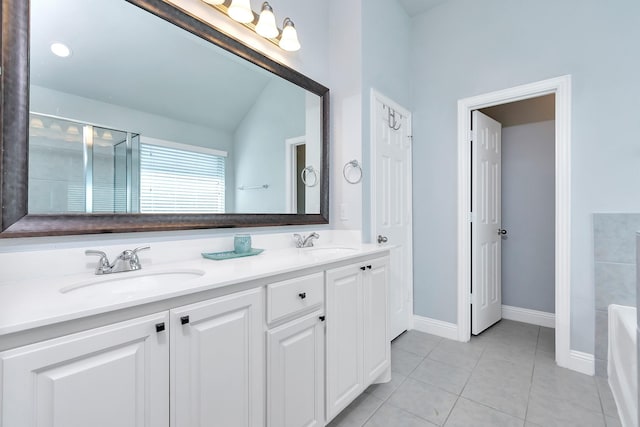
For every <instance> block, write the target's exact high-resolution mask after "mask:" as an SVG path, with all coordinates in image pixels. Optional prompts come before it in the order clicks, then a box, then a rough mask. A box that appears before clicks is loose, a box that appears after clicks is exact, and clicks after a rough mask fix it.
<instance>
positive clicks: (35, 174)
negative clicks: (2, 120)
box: [29, 113, 140, 214]
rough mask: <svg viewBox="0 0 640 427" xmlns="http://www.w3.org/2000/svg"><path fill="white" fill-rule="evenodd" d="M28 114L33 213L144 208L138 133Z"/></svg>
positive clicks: (97, 211)
mask: <svg viewBox="0 0 640 427" xmlns="http://www.w3.org/2000/svg"><path fill="white" fill-rule="evenodd" d="M29 119H30V123H29V124H30V126H29V214H73V213H136V212H139V210H140V208H139V206H140V202H139V188H140V168H139V162H138V159H137V158H136V157H137V156H139V152H140V135H139V134H136V133H132V132H125V131H121V130H116V129H109V128H106V127H100V126H95V125H91V124H86V123H79V122H76V121H72V120H68V119H61V118H57V117H52V116H47V115H42V114H36V113H31V114H30V116H29Z"/></svg>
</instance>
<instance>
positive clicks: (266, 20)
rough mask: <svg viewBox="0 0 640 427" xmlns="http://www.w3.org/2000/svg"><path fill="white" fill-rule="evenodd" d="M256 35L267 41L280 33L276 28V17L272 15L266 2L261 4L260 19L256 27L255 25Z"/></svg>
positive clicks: (271, 10)
mask: <svg viewBox="0 0 640 427" xmlns="http://www.w3.org/2000/svg"><path fill="white" fill-rule="evenodd" d="M256 33H258V34H260V35H261V36H262V37H266V38H268V39H274V38H276V37H278V34H279V33H280V31H278V27H277V26H276V17H275V15H274V14H273V9H271V6H269V3H267V2H264V3H262V12H260V19H258V25H256Z"/></svg>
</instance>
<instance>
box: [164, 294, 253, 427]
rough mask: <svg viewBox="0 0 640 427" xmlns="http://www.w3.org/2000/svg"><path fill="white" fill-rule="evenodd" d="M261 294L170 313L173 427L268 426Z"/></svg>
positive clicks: (203, 303) (206, 302)
mask: <svg viewBox="0 0 640 427" xmlns="http://www.w3.org/2000/svg"><path fill="white" fill-rule="evenodd" d="M263 324H264V310H263V299H262V288H260V289H253V290H250V291H246V292H239V293H235V294H232V295H229V296H225V297H220V298H215V299H213V300H210V301H204V302H201V303H196V304H192V305H189V306H185V307H181V308H178V309H174V310H171V381H172V397H171V421H172V423H171V425H172V427H205V426H221V427H226V426H234V427H249V426H251V427H257V426H262V425H263V424H264V417H265V415H264V403H263V401H264V370H265V368H264V360H265V350H264V333H263Z"/></svg>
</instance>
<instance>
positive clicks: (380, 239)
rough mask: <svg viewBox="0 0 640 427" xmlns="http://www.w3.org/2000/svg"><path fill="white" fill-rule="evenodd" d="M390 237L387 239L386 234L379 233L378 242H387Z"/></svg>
mask: <svg viewBox="0 0 640 427" xmlns="http://www.w3.org/2000/svg"><path fill="white" fill-rule="evenodd" d="M388 240H389V239H387V237H386V236H383V235H382V234H378V243H387V241H388Z"/></svg>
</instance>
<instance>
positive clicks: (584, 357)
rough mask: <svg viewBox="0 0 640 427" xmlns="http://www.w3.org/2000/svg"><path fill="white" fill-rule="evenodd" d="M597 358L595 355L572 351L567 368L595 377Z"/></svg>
mask: <svg viewBox="0 0 640 427" xmlns="http://www.w3.org/2000/svg"><path fill="white" fill-rule="evenodd" d="M595 365H596V364H595V358H594V357H593V354H589V353H583V352H581V351H577V350H571V351H570V353H569V364H568V366H567V368H569V369H571V370H573V371H577V372H580V373H582V374H586V375H591V376H593V375H594V374H595V372H596V368H595Z"/></svg>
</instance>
